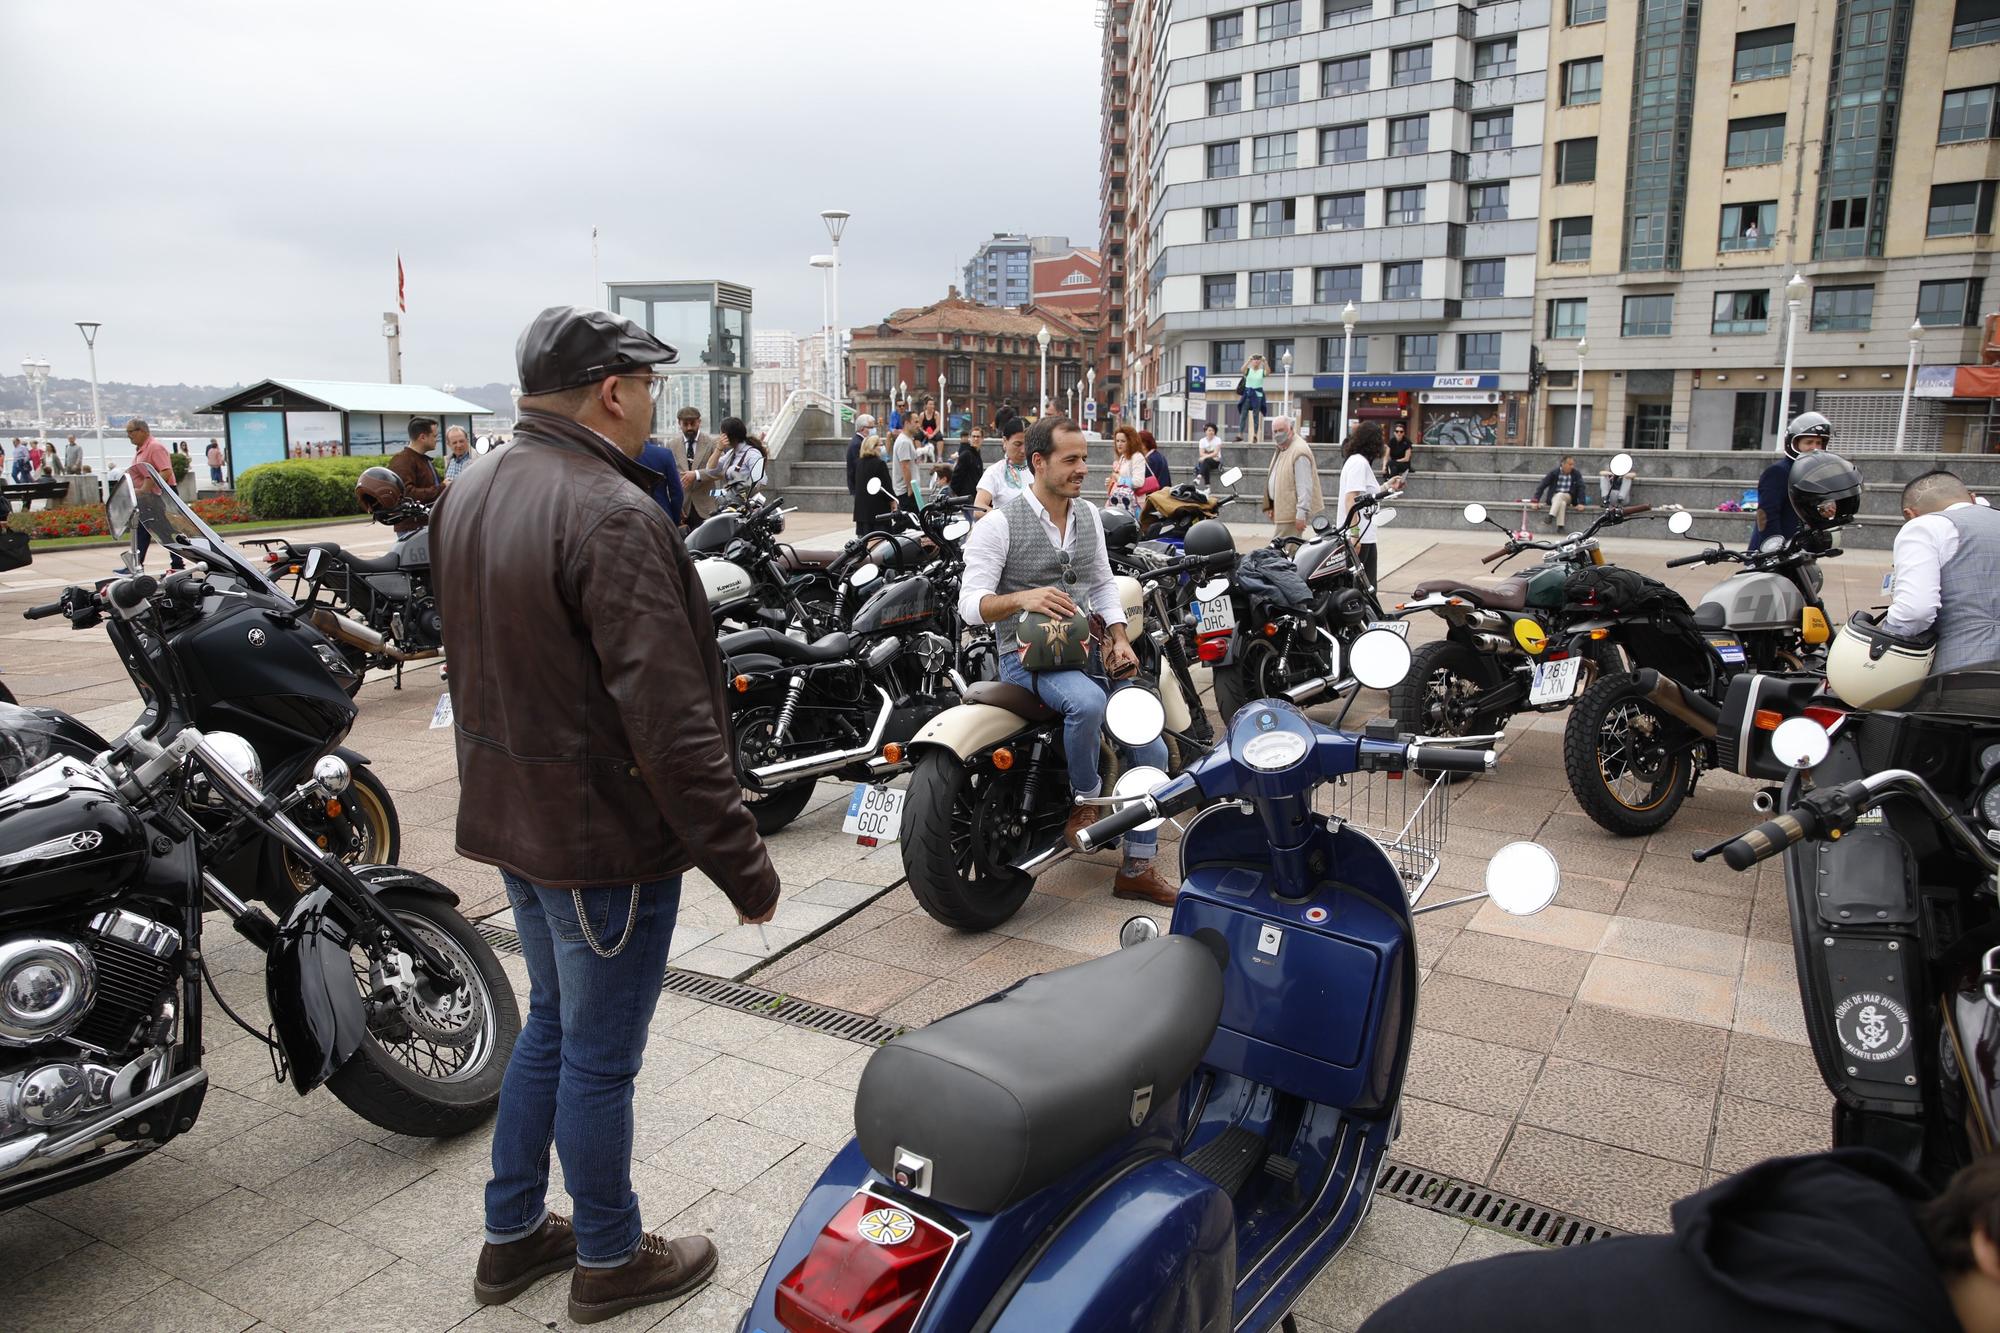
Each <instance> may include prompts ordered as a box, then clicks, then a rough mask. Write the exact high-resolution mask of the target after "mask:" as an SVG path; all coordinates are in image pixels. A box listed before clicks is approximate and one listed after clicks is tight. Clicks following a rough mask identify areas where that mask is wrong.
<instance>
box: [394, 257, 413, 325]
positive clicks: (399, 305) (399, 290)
mask: <svg viewBox="0 0 2000 1333" xmlns="http://www.w3.org/2000/svg"><path fill="white" fill-rule="evenodd" d="M396 309H397V310H399V311H400V312H402V313H403V314H405V315H407V314H409V313H410V307H409V306H407V305H405V304H404V302H403V256H402V253H401V252H400V251H398V252H397V254H396Z"/></svg>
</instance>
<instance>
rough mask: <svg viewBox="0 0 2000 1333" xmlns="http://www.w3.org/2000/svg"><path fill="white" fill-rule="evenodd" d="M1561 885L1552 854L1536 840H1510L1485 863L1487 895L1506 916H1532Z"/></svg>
mask: <svg viewBox="0 0 2000 1333" xmlns="http://www.w3.org/2000/svg"><path fill="white" fill-rule="evenodd" d="M1561 886H1562V867H1561V866H1558V865H1557V864H1556V858H1555V853H1553V852H1551V851H1550V850H1549V849H1548V848H1546V847H1544V846H1542V845H1541V844H1540V843H1538V842H1510V843H1508V844H1507V845H1506V846H1505V847H1502V848H1501V849H1500V850H1499V851H1497V852H1495V853H1493V858H1492V859H1491V860H1489V861H1488V862H1487V863H1486V896H1487V898H1489V899H1490V900H1491V901H1492V903H1493V905H1494V906H1495V907H1497V908H1499V909H1500V910H1501V911H1503V912H1505V913H1507V915H1509V916H1533V915H1534V914H1535V913H1537V912H1539V911H1541V910H1542V909H1543V908H1544V907H1547V906H1548V905H1549V904H1550V903H1552V902H1554V901H1555V900H1556V890H1557V889H1558V888H1560V887H1561Z"/></svg>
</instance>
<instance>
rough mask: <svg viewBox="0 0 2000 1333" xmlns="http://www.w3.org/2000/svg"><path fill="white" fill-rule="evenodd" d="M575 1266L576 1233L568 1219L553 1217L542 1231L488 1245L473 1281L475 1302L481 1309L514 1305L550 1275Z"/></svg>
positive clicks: (545, 1223)
mask: <svg viewBox="0 0 2000 1333" xmlns="http://www.w3.org/2000/svg"><path fill="white" fill-rule="evenodd" d="M575 1263H576V1233H575V1232H574V1231H572V1230H570V1225H569V1219H568V1218H566V1217H562V1216H559V1215H557V1214H555V1213H550V1214H549V1215H548V1216H547V1217H545V1218H543V1219H542V1225H541V1228H540V1229H539V1230H537V1231H535V1232H534V1233H532V1234H531V1235H526V1236H523V1237H521V1239H519V1240H514V1241H508V1242H507V1243H506V1244H505V1245H491V1244H489V1245H487V1246H486V1248H484V1249H482V1250H481V1251H480V1252H479V1271H478V1272H477V1273H476V1274H475V1275H474V1277H473V1279H472V1298H473V1299H474V1300H476V1301H478V1302H479V1303H480V1304H481V1305H498V1304H500V1303H501V1302H502V1301H511V1300H513V1299H514V1298H515V1297H516V1296H519V1295H520V1294H521V1293H522V1292H524V1291H526V1290H527V1289H528V1288H529V1287H532V1286H534V1285H535V1283H537V1282H539V1281H541V1280H542V1279H543V1278H545V1277H547V1276H548V1275H549V1274H551V1273H560V1272H562V1271H563V1270H564V1269H565V1268H570V1267H573V1266H574V1265H575Z"/></svg>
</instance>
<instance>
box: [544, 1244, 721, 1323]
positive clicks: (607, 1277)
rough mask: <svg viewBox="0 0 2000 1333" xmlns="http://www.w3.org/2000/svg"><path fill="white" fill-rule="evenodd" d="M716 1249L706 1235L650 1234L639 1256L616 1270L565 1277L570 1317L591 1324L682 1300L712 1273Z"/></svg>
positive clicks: (585, 1270)
mask: <svg viewBox="0 0 2000 1333" xmlns="http://www.w3.org/2000/svg"><path fill="white" fill-rule="evenodd" d="M715 1260H716V1256H715V1246H714V1244H713V1243H711V1242H710V1241H709V1239H708V1237H706V1236H683V1237H681V1238H680V1239H679V1240H668V1239H667V1238H666V1237H665V1236H655V1235H653V1234H652V1233H651V1232H648V1233H646V1234H645V1235H643V1236H641V1237H640V1238H639V1251H638V1253H637V1254H634V1255H633V1256H632V1257H631V1259H630V1260H628V1261H627V1262H625V1263H622V1264H620V1265H619V1266H618V1267H616V1268H584V1267H582V1266H580V1265H579V1266H578V1268H577V1270H576V1271H575V1272H574V1273H571V1274H570V1278H569V1317H570V1319H571V1320H573V1321H574V1322H576V1323H579V1324H594V1323H596V1322H598V1321H599V1320H600V1319H609V1318H611V1316H613V1315H615V1314H623V1313H624V1312H625V1311H627V1310H632V1309H636V1308H638V1307H639V1306H641V1305H652V1304H654V1303H655V1302H657V1301H670V1300H672V1299H674V1297H676V1296H685V1295H687V1293H689V1292H691V1291H693V1290H694V1289H695V1288H696V1287H699V1286H700V1285H701V1284H702V1283H704V1282H706V1281H708V1279H709V1278H710V1277H711V1276H712V1275H713V1274H714V1273H715Z"/></svg>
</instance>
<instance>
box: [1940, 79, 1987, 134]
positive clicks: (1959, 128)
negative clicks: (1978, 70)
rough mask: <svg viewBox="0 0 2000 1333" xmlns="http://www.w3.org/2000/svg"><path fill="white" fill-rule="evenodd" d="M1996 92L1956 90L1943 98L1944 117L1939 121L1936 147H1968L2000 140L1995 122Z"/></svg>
mask: <svg viewBox="0 0 2000 1333" xmlns="http://www.w3.org/2000/svg"><path fill="white" fill-rule="evenodd" d="M1994 92H1995V88H1994V85H1992V84H1990V83H1989V84H1987V85H1986V86H1985V87H1984V88H1959V89H1955V90H1954V91H1952V92H1948V93H1946V94H1945V95H1944V114H1943V115H1942V116H1940V117H1939V118H1938V142H1939V143H1967V142H1969V141H1971V140H1974V139H1991V138H1994V137H1996V136H2000V125H1996V122H1995V118H1994V101H1995V99H1994V96H1993V94H1994Z"/></svg>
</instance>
